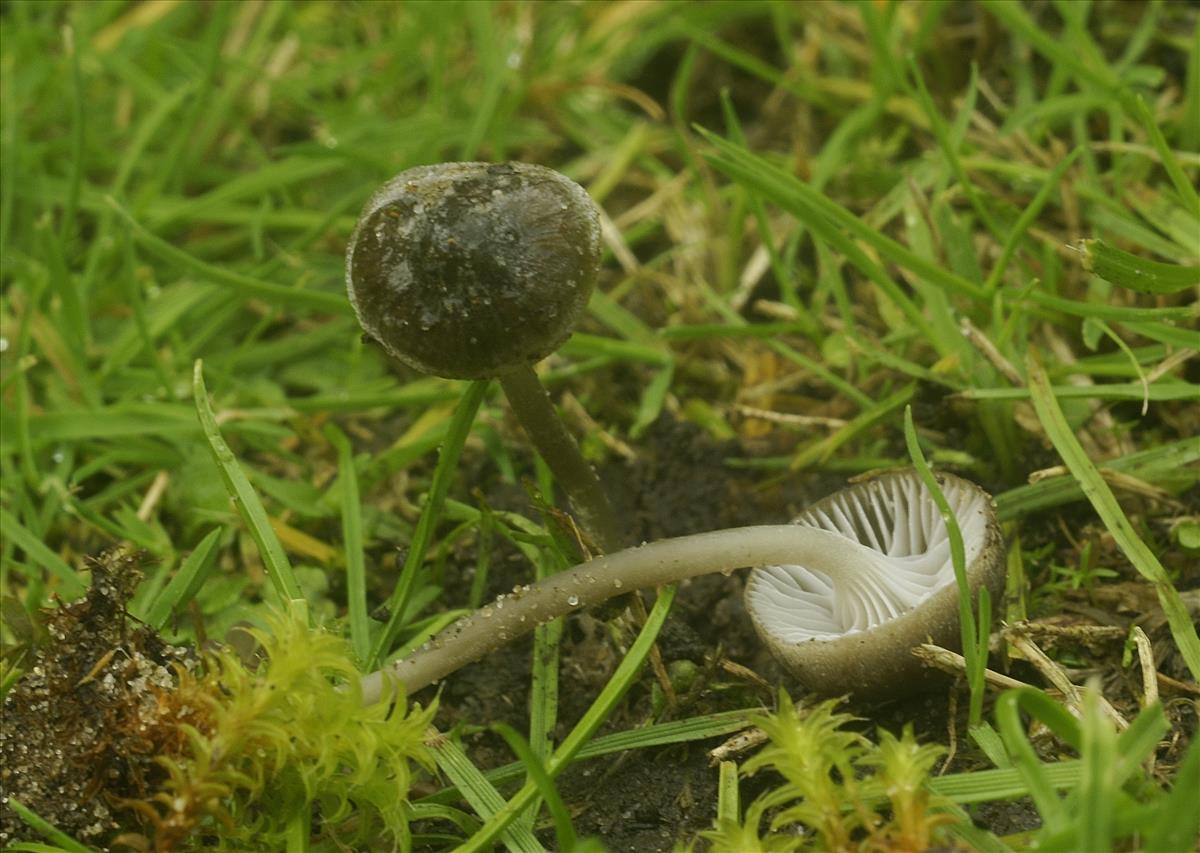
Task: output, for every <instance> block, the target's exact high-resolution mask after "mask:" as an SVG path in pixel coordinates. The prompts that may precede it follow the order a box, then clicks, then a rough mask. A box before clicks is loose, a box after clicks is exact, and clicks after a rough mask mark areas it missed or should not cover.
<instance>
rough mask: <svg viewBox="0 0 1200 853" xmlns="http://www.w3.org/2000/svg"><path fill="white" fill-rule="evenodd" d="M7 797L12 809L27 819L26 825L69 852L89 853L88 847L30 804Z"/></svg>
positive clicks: (20, 816) (24, 819) (23, 818)
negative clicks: (30, 806)
mask: <svg viewBox="0 0 1200 853" xmlns="http://www.w3.org/2000/svg"><path fill="white" fill-rule="evenodd" d="M7 799H8V802H7V805H8V807H9V808H10V809H12V810H13V812H15V813H16V815H17V817H19V818H20V819H21V820H23V821H25V825H26V826H28V827H29V828H30V829H32V830H34V831H35V832H37V833H38V834H40V835H42V836H43V837H45V838H48V839H49V840H51V841H53V842H54V843H55V844H57V845H58V846H59V847H60V848H62V849H63V850H65V851H67V853H89V851H88V848H87V847H85V846H83V845H82V844H80V843H79V842H78V841H76V840H75V839H74V838H72V837H71V836H69V835H67V834H66V833H65V832H63V831H62V830H61V829H59V828H58V827H56V826H54V825H53V824H51V823H50V822H49V821H48V820H46V819H45V818H43V817H41V816H40V815H38V814H36V813H35V812H34V811H33V810H31V809H30V808H29V807H28V806H26V805H24V804H23V803H21V802H18V801H17V800H16V799H14V798H12V797H9V798H7Z"/></svg>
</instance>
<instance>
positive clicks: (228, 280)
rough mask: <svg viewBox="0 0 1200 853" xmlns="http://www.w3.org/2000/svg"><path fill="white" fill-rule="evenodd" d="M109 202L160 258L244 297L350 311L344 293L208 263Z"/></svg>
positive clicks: (138, 239)
mask: <svg viewBox="0 0 1200 853" xmlns="http://www.w3.org/2000/svg"><path fill="white" fill-rule="evenodd" d="M107 201H108V205H109V207H111V208H112V209H113V210H114V211H116V213H117V216H118V217H120V219H121V220H122V221H123V222H124V223H125V224H126V226H128V228H129V230H130V233H131V234H132V235H133V239H134V240H135V241H136V242H137V244H138V245H139V246H141V247H142V248H144V249H146V250H147V251H148V252H150V253H151V254H152V255H154V256H156V257H158V258H159V259H160V260H163V261H166V262H167V263H169V264H173V265H174V266H176V267H179V268H180V269H184V270H187V271H189V272H191V273H192V274H194V275H195V276H197V277H198V278H202V279H204V280H206V281H210V282H212V283H213V284H219V285H222V286H224V287H227V288H231V289H232V290H233V291H234V292H235V293H238V294H240V295H241V296H243V297H251V296H257V297H259V298H260V299H265V300H267V301H268V302H270V303H271V304H273V305H287V306H291V307H294V308H297V309H300V308H307V309H310V310H317V311H323V312H326V313H329V314H348V313H349V312H350V310H351V308H350V303H349V302H348V301H347V300H346V297H345V296H344V295H343V294H341V293H328V292H325V291H321V290H304V289H302V288H299V287H288V286H286V285H283V284H275V283H274V282H270V281H261V280H259V279H257V278H254V277H253V276H248V275H243V274H242V273H238V272H234V271H233V270H227V269H224V268H223V267H218V266H216V265H214V264H209V263H206V262H205V261H202V260H200V259H199V258H197V257H196V256H194V255H190V254H188V253H187V252H185V251H183V250H182V249H177V248H175V247H174V246H172V245H171V244H170V243H168V242H167V241H166V240H164V239H162V238H161V237H159V236H157V235H155V234H152V233H151V232H150V231H149V230H148V229H146V227H145V226H143V225H142V224H141V223H139V222H138V221H137V220H136V219H134V218H133V216H132V215H131V214H130V213H129V211H127V210H126V209H125V208H124V207H122V206H121V205H120V203H119V202H117V200H116V199H114V198H112V197H111V196H109V197H108V198H107Z"/></svg>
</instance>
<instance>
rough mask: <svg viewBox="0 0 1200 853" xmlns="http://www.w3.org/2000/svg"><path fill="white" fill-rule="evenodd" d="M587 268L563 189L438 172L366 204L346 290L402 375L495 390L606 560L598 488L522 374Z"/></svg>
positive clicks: (590, 265)
mask: <svg viewBox="0 0 1200 853" xmlns="http://www.w3.org/2000/svg"><path fill="white" fill-rule="evenodd" d="M599 267H600V215H599V212H598V210H597V208H596V205H595V203H594V202H593V201H592V200H591V198H590V197H589V196H588V194H587V192H586V191H585V190H584V189H583V188H582V187H580V186H579V185H578V184H576V183H575V182H574V181H571V180H569V179H568V178H566V177H565V176H563V175H560V174H559V173H558V172H555V171H553V170H552V169H547V168H545V167H544V166H536V165H531V164H527V163H499V164H488V163H442V164H439V165H435V166H418V167H417V168H414V169H409V170H407V171H405V172H401V173H400V174H399V175H396V176H395V177H394V178H392V179H391V180H390V181H388V182H387V183H386V184H384V185H383V186H382V187H381V188H380V189H379V191H378V192H376V193H375V194H374V195H373V196H372V197H371V199H370V200H369V201H368V202H367V205H366V207H365V209H364V210H363V213H362V216H361V217H360V218H359V221H358V225H357V227H356V228H355V230H354V234H353V236H352V237H351V239H350V245H349V247H348V248H347V250H346V289H347V291H348V293H349V296H350V302H351V304H352V305H353V307H354V313H355V315H356V316H357V317H358V321H359V323H360V324H361V325H362V327H363V329H364V330H365V331H366V333H367V334H368V335H369V336H370V337H371V338H373V339H374V340H376V341H378V342H379V344H380V345H382V347H383V348H384V350H385V351H387V352H388V353H389V354H390V355H392V356H393V357H395V358H397V359H399V360H400V361H401V362H403V363H405V364H407V365H409V366H410V367H412V368H414V369H416V370H419V371H421V372H423V373H428V374H432V375H436V376H442V377H446V378H451V379H484V378H491V377H496V378H498V379H499V380H500V384H501V386H502V387H503V388H504V393H505V396H506V397H507V398H508V401H509V404H510V405H511V406H512V409H513V412H514V414H516V416H517V419H518V420H519V421H520V423H521V426H522V427H523V428H524V430H525V432H526V433H527V434H528V435H529V437H530V440H531V441H532V442H533V444H534V446H535V447H536V448H537V450H538V452H539V453H540V454H541V456H542V458H543V459H545V461H546V464H547V465H549V467H550V470H551V471H552V472H553V473H554V476H555V478H556V480H557V481H558V482H559V484H560V485H561V486H562V487H563V489H564V490H565V491H566V493H567V495H568V496H569V497H570V499H571V503H572V505H573V507H574V508H575V511H576V513H577V514H578V516H579V520H580V523H581V525H582V526H583V528H584V529H585V530H587V531H588V532H589V533H590V534H591V535H592V537H593V538H594V539H595V540H596V542H597V543H598V544H599V545H600V546H601V547H602V548H604V549H605V550H615V549H616V548H619V547H620V546H621V545H622V544H623V541H622V540H623V536H622V535H621V532H620V528H619V527H618V525H617V523H616V520H615V516H614V515H613V512H612V509H611V507H610V506H609V503H608V499H607V497H606V496H605V494H604V490H603V488H602V487H601V485H600V481H599V479H598V478H597V477H596V473H595V472H594V471H593V470H592V467H591V466H590V465H589V464H588V463H587V461H586V460H585V459H584V458H583V456H582V454H580V452H579V447H578V445H577V444H576V443H575V440H574V439H573V438H572V437H571V435H570V433H568V432H567V430H566V428H565V427H564V426H563V424H562V421H561V420H560V419H559V418H558V415H557V413H556V412H555V410H554V406H553V404H552V403H551V402H550V399H549V397H548V396H547V394H546V391H545V388H544V387H543V386H542V384H541V382H540V381H539V380H538V378H537V375H536V374H535V373H534V371H533V368H532V365H533V363H534V362H537V361H538V360H540V359H542V358H544V357H545V356H547V355H549V354H550V353H551V352H553V351H554V350H555V349H557V348H558V347H559V346H560V345H561V344H562V343H563V342H564V341H565V340H566V339H567V337H569V336H570V334H571V330H572V328H573V327H574V325H575V322H576V321H577V320H578V318H579V315H580V314H581V313H582V312H583V310H584V308H585V307H586V305H587V302H588V297H589V296H590V294H591V291H592V288H593V286H594V285H595V283H596V274H597V272H598V271H599Z"/></svg>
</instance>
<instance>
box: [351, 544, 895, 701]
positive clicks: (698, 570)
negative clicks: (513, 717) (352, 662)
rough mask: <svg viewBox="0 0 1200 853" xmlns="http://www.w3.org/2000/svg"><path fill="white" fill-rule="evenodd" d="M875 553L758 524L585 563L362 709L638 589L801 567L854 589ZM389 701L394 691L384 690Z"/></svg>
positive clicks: (475, 623) (412, 661) (403, 669)
mask: <svg viewBox="0 0 1200 853" xmlns="http://www.w3.org/2000/svg"><path fill="white" fill-rule="evenodd" d="M877 557H878V552H876V551H873V550H872V549H871V548H868V547H866V546H864V545H860V544H859V543H857V542H854V541H853V540H850V539H847V538H846V537H845V536H842V535H841V534H838V533H834V532H832V531H829V530H822V529H820V528H817V527H809V526H806V525H801V524H775V525H758V526H753V527H737V528H731V529H728V530H716V531H712V532H709V533H697V534H694V535H692V536H680V537H678V538H675V539H663V540H660V541H657V542H652V543H650V544H647V545H641V546H638V547H635V548H627V549H625V550H623V551H616V552H614V553H612V554H607V555H605V556H603V557H597V558H596V559H594V560H591V561H589V562H586V563H581V564H579V565H577V566H574V567H572V568H570V569H567V570H566V571H564V572H560V573H558V574H556V575H553V576H551V577H549V578H546V579H544V580H542V581H539V582H538V583H536V584H532V585H530V586H524V587H520V588H518V589H517V590H515V591H514V592H512V593H510V594H508V595H502V596H500V597H499V598H498V599H496V600H495V601H493V602H492V603H490V604H488V605H486V606H484V607H482V608H480V609H479V610H477V611H476V612H475V613H472V614H470V615H469V616H466V617H464V618H463V619H460V620H459V621H458V622H456V623H454V624H453V625H451V626H450V627H449V628H447V629H446V630H444V631H442V632H441V633H440V634H438V635H437V636H436V637H434V638H433V639H432V640H430V641H429V642H428V643H426V644H425V645H424V646H422V647H421V648H420V649H418V650H417V651H415V652H413V653H412V654H410V655H409V656H408V657H406V658H404V659H402V660H399V661H396V662H395V663H392V664H390V665H389V666H387V667H386V668H385V669H383V670H380V671H379V672H373V673H371V674H370V675H367V676H365V677H364V678H363V680H362V691H363V700H364V702H367V703H368V704H369V703H372V702H377V701H379V699H380V698H381V697H382V696H383V695H384V693H385V690H384V688H385V687H386V686H387V682H388V681H391V680H394V681H396V682H399V683H400V684H402V685H404V689H405V691H406V692H408V693H412V692H413V691H416V690H420V689H421V688H422V687H425V686H427V685H429V684H433V683H435V682H437V681H438V680H439V679H441V678H443V677H445V676H446V675H448V674H450V673H452V672H454V671H455V670H457V669H459V668H460V667H462V666H465V665H466V664H468V663H471V662H473V661H476V660H479V659H480V658H482V657H483V656H484V655H486V654H487V653H488V652H491V651H494V650H495V649H497V648H499V647H501V646H503V645H504V644H505V643H508V642H509V641H511V640H514V639H516V638H517V637H520V636H521V635H523V634H526V633H528V632H529V631H532V630H533V629H534V628H535V627H536V626H537V625H540V624H543V623H545V622H547V621H549V620H551V619H554V618H556V617H558V616H562V615H563V614H565V613H570V612H571V611H573V610H576V609H578V608H580V607H587V606H589V605H593V604H599V603H600V602H602V601H605V600H607V599H609V598H611V597H613V596H615V595H620V594H622V593H624V592H629V591H630V590H634V589H642V588H645V587H652V586H659V585H661V584H667V583H673V582H675V581H678V580H682V579H684V578H690V577H696V576H698V575H706V574H711V573H713V572H728V571H732V570H733V569H740V568H750V567H755V566H768V565H777V564H791V563H802V564H803V565H805V566H806V567H807V568H809V569H811V570H813V571H817V572H821V573H822V574H824V575H826V576H828V577H829V579H830V580H831V581H832V583H833V586H834V587H835V588H837V587H840V586H842V585H844V584H847V583H852V582H853V581H854V578H855V577H856V575H857V573H858V572H861V571H862V569H863V564H864V562H866V563H873V562H874V558H877ZM387 692H388V694H389V695H390V691H387Z"/></svg>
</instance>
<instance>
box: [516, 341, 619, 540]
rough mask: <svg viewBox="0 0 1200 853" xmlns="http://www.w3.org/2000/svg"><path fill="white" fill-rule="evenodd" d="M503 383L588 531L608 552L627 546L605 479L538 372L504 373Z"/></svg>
mask: <svg viewBox="0 0 1200 853" xmlns="http://www.w3.org/2000/svg"><path fill="white" fill-rule="evenodd" d="M499 378H500V385H501V386H502V387H503V388H504V395H505V396H506V397H508V402H509V405H511V406H512V410H513V414H515V415H516V416H517V420H518V421H520V422H521V427H522V428H523V429H524V430H525V432H526V434H527V435H528V436H529V440H530V441H532V442H533V445H534V447H536V448H537V451H538V453H540V454H541V456H542V459H544V460H545V461H546V464H547V465H549V466H550V470H551V471H552V472H553V473H554V478H555V479H556V480H557V481H558V483H559V485H561V486H562V487H563V489H564V490H565V491H566V493H567V496H568V497H569V498H570V499H571V506H572V507H574V509H575V512H576V514H577V515H578V516H579V521H580V524H582V525H583V528H584V530H585V531H587V533H588V534H589V535H590V536H592V537H593V538H594V539H595V540H596V544H598V545H599V546H600V547H601V548H602V549H604V550H605V551H607V552H612V551H616V550H618V549H620V548H621V547H623V546H624V545H625V536H624V535H622V533H621V528H620V527H619V526H618V525H617V521H616V516H615V515H614V514H613V511H612V506H611V505H610V504H609V502H608V496H607V495H606V494H605V493H604V487H603V486H601V485H600V478H599V477H597V476H596V472H595V471H594V470H593V469H592V466H591V465H589V464H588V462H587V460H586V459H584V458H583V454H582V453H580V452H579V445H578V444H576V443H575V439H574V438H572V437H571V434H570V433H569V432H567V428H566V427H565V426H563V422H562V419H561V418H559V416H558V413H557V412H556V411H555V410H554V404H553V403H551V402H550V396H549V395H548V394H547V393H546V389H545V387H544V386H543V385H542V383H541V381H540V380H539V379H538V378H537V374H536V373H534V372H533V367H531V366H530V365H528V364H523V365H521V366H520V367H518V368H514V369H513V370H510V371H507V372H505V373H502V374H500V377H499Z"/></svg>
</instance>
